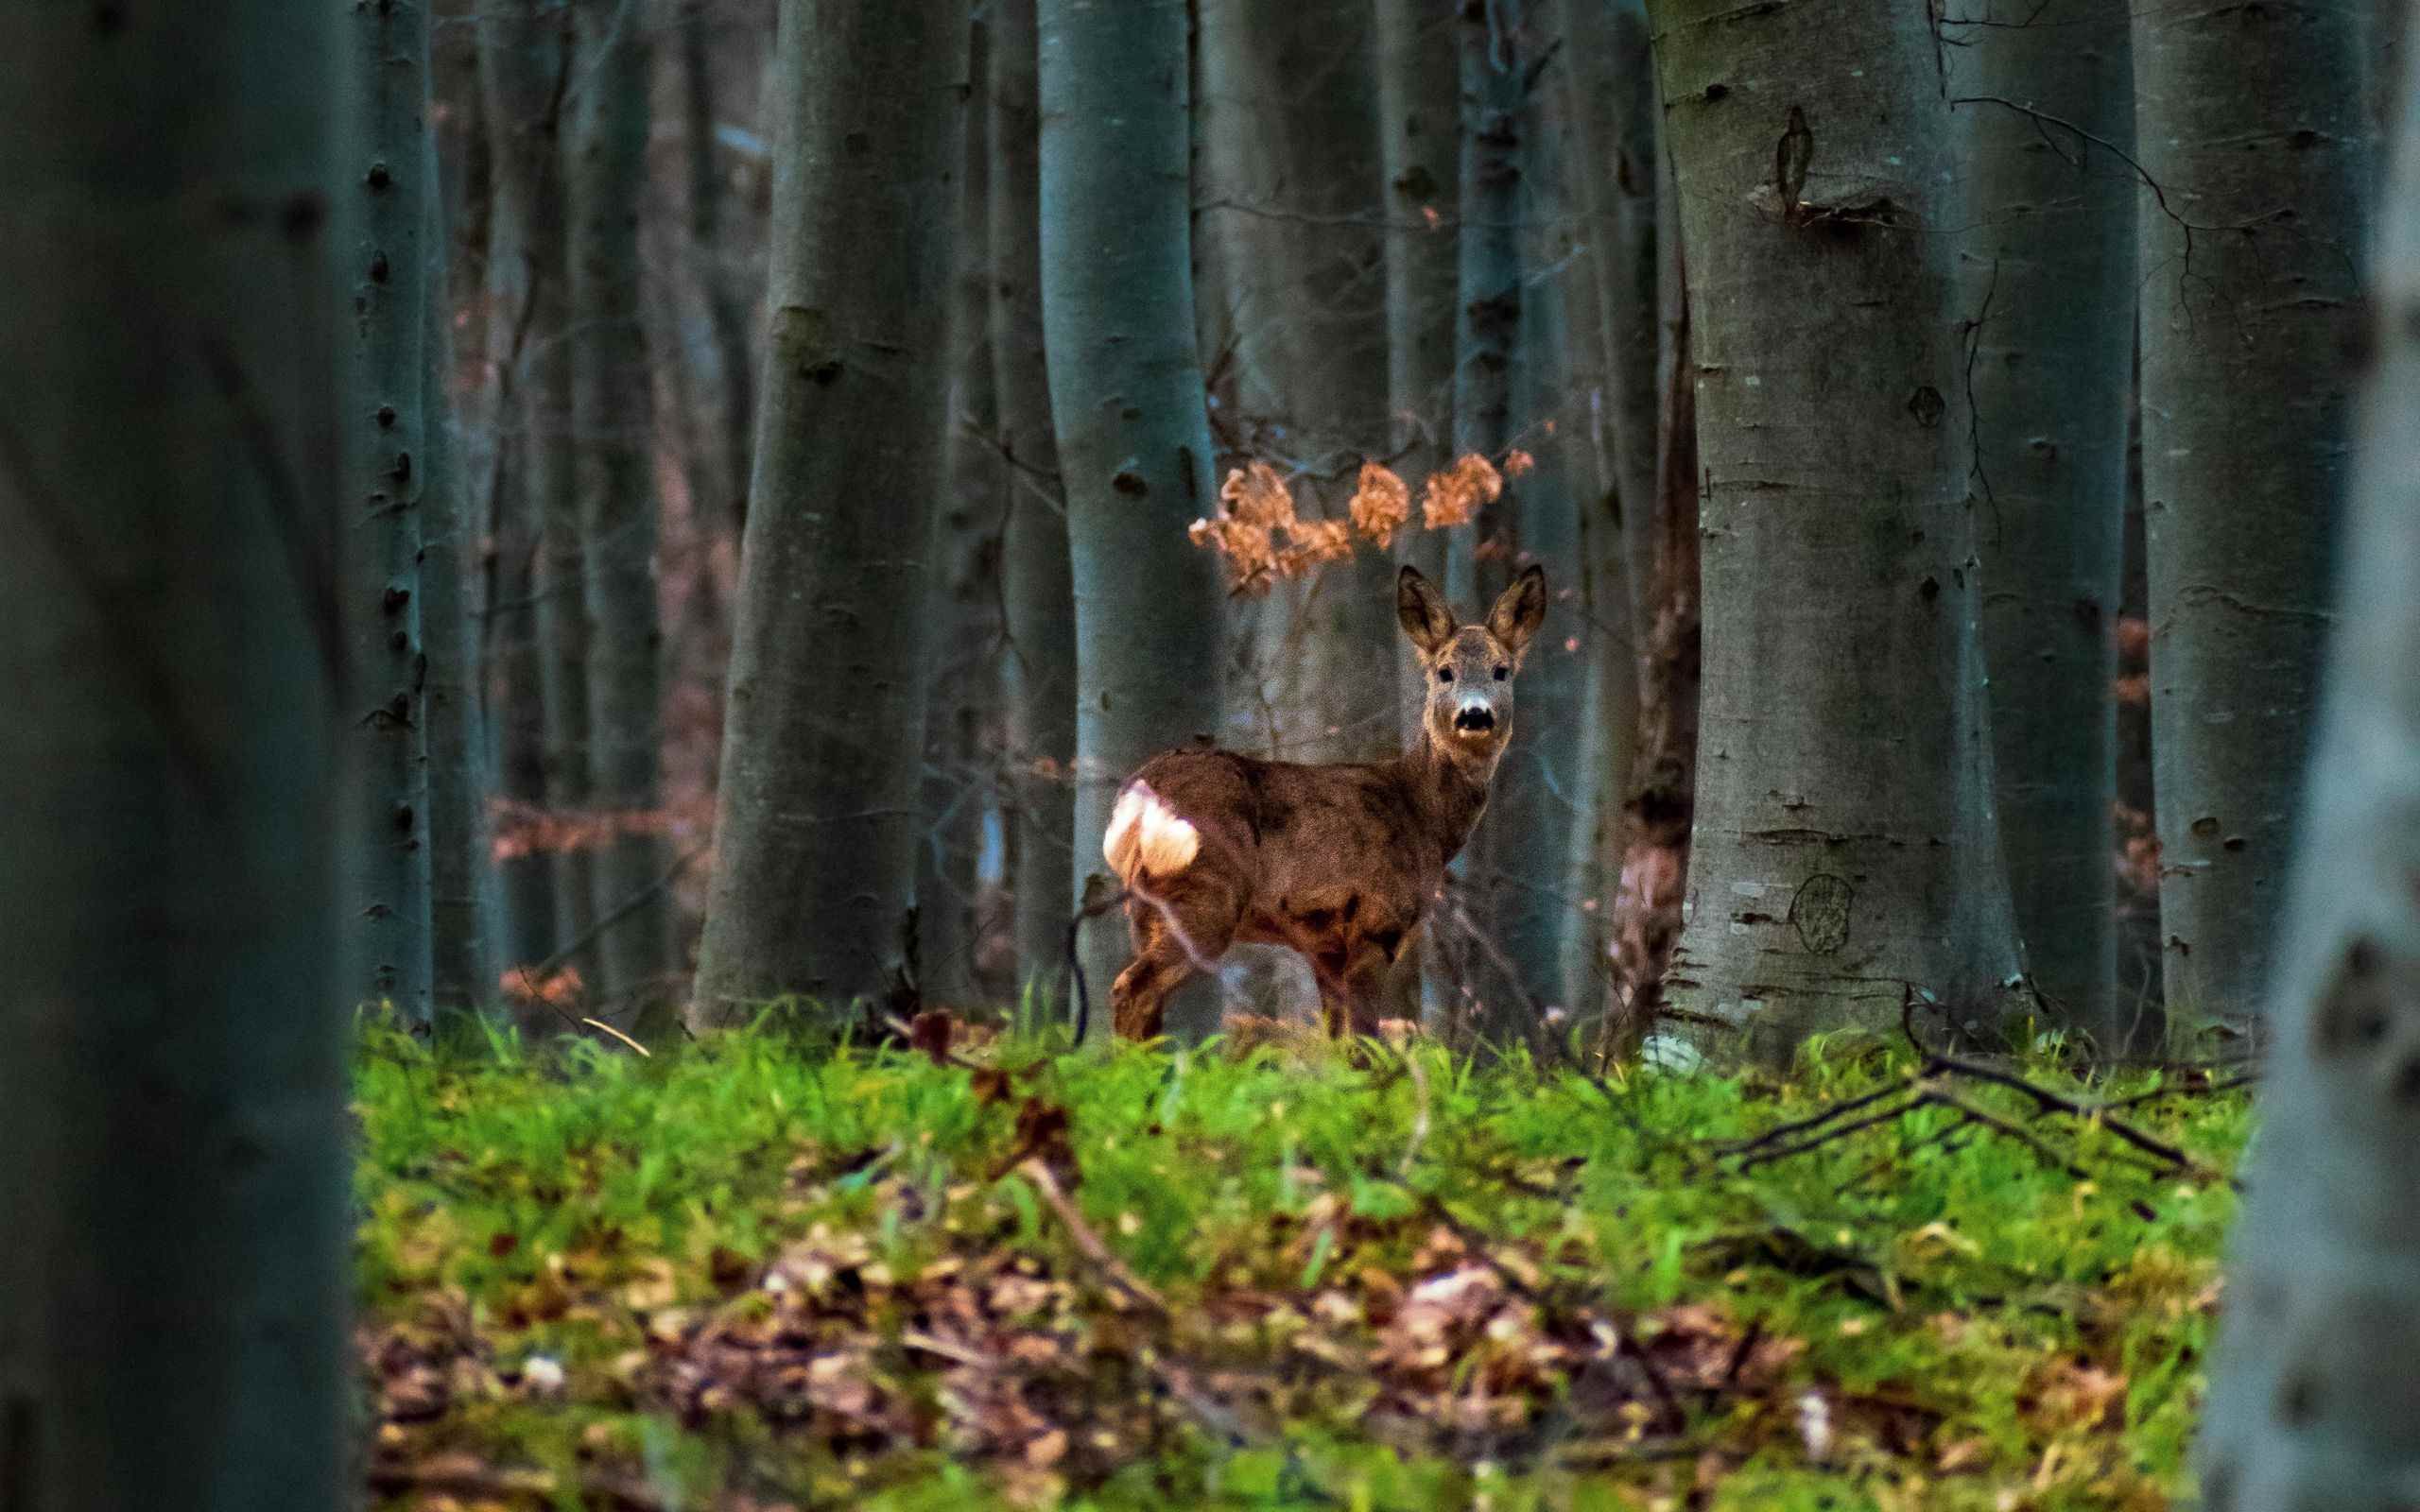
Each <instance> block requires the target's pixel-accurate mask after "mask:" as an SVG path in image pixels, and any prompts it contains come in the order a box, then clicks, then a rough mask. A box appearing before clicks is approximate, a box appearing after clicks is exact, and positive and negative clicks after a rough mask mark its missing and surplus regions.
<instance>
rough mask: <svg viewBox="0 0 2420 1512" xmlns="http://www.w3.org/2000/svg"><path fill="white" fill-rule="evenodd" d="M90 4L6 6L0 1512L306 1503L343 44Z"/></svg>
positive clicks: (338, 1332)
mask: <svg viewBox="0 0 2420 1512" xmlns="http://www.w3.org/2000/svg"><path fill="white" fill-rule="evenodd" d="M99 14H100V16H101V19H102V24H99V25H96V24H95V10H94V9H93V8H91V7H82V6H78V7H61V6H9V7H7V8H5V9H0V194H5V195H6V197H7V200H8V203H9V214H8V215H5V216H0V280H5V281H6V283H5V286H6V287H7V288H8V290H9V297H8V298H7V299H6V300H0V350H4V351H6V352H7V353H8V360H7V362H6V363H5V364H0V537H5V539H6V541H8V546H7V548H6V549H5V550H0V677H5V678H6V679H7V684H8V686H9V690H10V692H9V717H8V719H6V720H5V721H0V1044H5V1045H6V1046H7V1049H6V1052H5V1053H0V1213H5V1214H7V1222H8V1229H9V1234H8V1242H7V1244H6V1245H5V1246H0V1503H5V1504H6V1505H7V1506H8V1507H9V1512H93V1509H115V1508H135V1507H182V1508H194V1509H197V1512H239V1509H243V1512H249V1509H251V1508H256V1507H267V1506H277V1507H294V1508H297V1509H303V1512H319V1509H334V1508H336V1507H338V1506H340V1505H345V1504H348V1503H349V1500H350V1492H351V1489H352V1488H351V1487H349V1486H346V1485H345V1484H344V1475H345V1458H346V1456H345V1446H346V1443H347V1440H348V1437H349V1426H348V1422H347V1414H346V1410H345V1409H346V1405H347V1402H348V1400H349V1399H350V1393H351V1390H352V1387H353V1383H354V1370H353V1366H352V1364H351V1357H350V1353H349V1348H350V1347H349V1345H348V1344H347V1342H346V1334H345V1328H344V1314H345V1297H346V1295H347V1289H348V1282H347V1268H346V1265H345V1259H344V1257H345V1243H346V1234H347V1232H348V1219H347V1216H346V1179H347V1176H348V1171H349V1167H348V1157H347V1155H346V1153H345V1146H344V1133H343V1127H342V1118H343V1108H344V1095H345V1084H344V1054H343V1046H344V1042H345V1040H346V1038H347V1035H348V1029H347V1027H346V1016H345V1015H344V1014H343V1013H342V1012H340V1011H338V1009H339V1005H341V1004H343V1003H344V1002H345V1001H346V1000H347V999H350V998H352V997H355V996H357V995H358V993H359V990H360V986H361V984H360V982H359V981H358V980H357V979H356V978H354V976H353V975H352V974H351V973H350V972H349V971H345V970H343V969H342V968H341V967H340V964H339V961H340V957H341V956H342V955H343V954H345V953H346V947H347V944H348V943H349V942H347V941H345V940H344V939H343V938H342V936H344V935H352V934H356V933H357V931H358V927H359V926H358V925H356V924H354V923H353V922H352V920H351V915H352V912H353V910H352V908H351V906H350V904H351V902H352V898H351V896H350V893H351V889H352V888H353V887H354V885H355V884H356V883H357V881H358V877H357V874H354V873H349V872H342V871H340V870H339V866H338V858H337V843H338V841H337V837H338V836H339V835H340V833H341V831H342V829H343V827H344V822H345V816H343V815H341V814H340V811H339V798H340V794H339V787H340V784H341V782H342V779H343V775H344V770H345V765H346V761H347V757H348V755H349V754H356V755H357V754H360V752H359V750H358V746H359V742H357V741H355V740H354V739H352V738H351V737H350V736H349V735H346V734H344V733H343V731H344V730H345V729H346V726H347V723H349V722H350V721H351V720H352V719H354V718H356V717H358V713H359V710H358V708H357V707H356V704H357V703H358V701H359V697H360V696H362V695H359V694H356V695H355V696H354V697H346V696H343V695H342V694H341V692H340V690H339V688H338V686H337V683H338V681H339V680H340V676H341V668H342V665H343V662H344V659H345V653H346V648H347V641H348V627H345V626H343V625H341V624H340V623H339V620H340V614H341V610H340V607H339V598H338V586H337V561H336V549H337V547H336V537H337V530H338V526H339V524H342V523H349V521H348V520H347V519H346V517H347V516H349V514H350V509H349V508H348V509H346V510H344V511H338V510H337V509H336V508H335V507H333V501H337V500H339V499H341V500H345V501H347V503H348V505H349V504H350V503H351V501H353V500H354V498H355V496H356V494H357V493H358V491H359V490H358V487H357V480H356V479H354V477H353V476H352V475H351V474H350V472H346V471H345V470H344V468H343V465H342V463H341V461H340V455H341V453H342V451H343V449H344V447H345V444H346V438H345V437H344V436H343V435H342V434H341V432H342V431H344V430H347V429H350V428H352V427H350V426H349V425H348V422H347V418H346V417H345V415H344V414H343V410H344V409H345V407H346V406H347V405H348V404H350V402H351V398H352V396H351V394H350V393H349V392H348V389H347V387H346V383H345V372H346V366H347V363H348V361H349V359H350V357H351V355H352V343H351V340H350V338H349V336H348V335H346V334H345V329H346V326H347V325H348V322H347V320H346V318H345V314H344V309H345V302H346V300H347V298H348V297H349V296H350V294H351V292H352V285H353V283H354V281H355V280H356V279H358V278H359V276H360V273H361V268H360V263H359V259H358V256H357V248H356V245H355V244H356V241H357V240H358V231H357V228H345V229H343V230H341V231H339V230H337V226H338V224H339V221H338V220H333V219H332V216H335V217H350V216H353V215H356V214H357V212H358V208H359V201H358V198H357V192H358V189H359V187H360V175H361V172H362V168H361V163H360V151H359V144H358V142H357V140H353V138H354V136H355V134H356V133H355V132H354V131H353V130H352V129H350V128H347V129H342V130H340V131H339V132H337V133H331V131H330V130H329V129H328V128H329V123H330V122H331V121H332V120H336V121H343V120H344V119H345V115H344V108H345V100H344V97H343V92H344V91H346V90H349V89H350V88H351V85H350V83H348V82H346V81H343V80H341V77H340V75H339V73H338V67H339V59H341V60H343V61H344V63H345V64H350V62H351V61H352V60H354V59H355V58H357V57H358V56H359V50H358V49H357V48H352V47H347V46H344V43H349V42H350V41H351V40H352V39H350V38H343V39H340V38H339V34H338V31H337V27H338V26H339V25H340V24H349V19H348V18H346V17H345V16H344V14H343V12H342V11H341V10H340V9H338V8H337V7H336V6H332V5H318V6H300V7H299V6H293V5H285V4H265V3H242V4H235V5H229V6H217V7H212V8H207V9H204V8H190V7H187V8H169V9H154V8H115V9H107V10H103V11H101V12H100V13H99ZM340 48H341V50H340ZM332 136H334V137H335V138H336V140H333V141H332ZM413 162H414V163H415V164H417V162H418V159H417V158H416V157H415V159H414V160H413ZM413 313H414V314H415V316H416V315H417V312H416V311H415V312H413ZM340 721H341V723H340ZM340 910H341V912H342V914H343V916H344V921H343V922H342V923H340V922H339V911H340Z"/></svg>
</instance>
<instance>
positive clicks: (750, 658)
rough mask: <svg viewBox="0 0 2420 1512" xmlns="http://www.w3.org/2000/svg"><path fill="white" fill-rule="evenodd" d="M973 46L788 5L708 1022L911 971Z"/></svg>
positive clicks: (939, 0)
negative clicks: (931, 581)
mask: <svg viewBox="0 0 2420 1512" xmlns="http://www.w3.org/2000/svg"><path fill="white" fill-rule="evenodd" d="M965 42H966V26H965V21H964V17H963V16H962V15H961V14H960V13H959V9H958V8H957V7H955V6H953V5H951V4H949V3H948V0H912V3H902V4H900V5H897V6H892V7H890V8H887V9H884V10H883V11H882V12H881V13H880V14H879V15H877V14H875V13H873V12H872V11H869V10H867V9H865V8H862V7H858V6H848V5H837V4H825V3H821V0H785V4H784V5H783V7H782V17H781V40H780V43H779V46H780V49H781V51H780V59H779V63H778V68H779V73H780V82H779V85H778V90H777V94H776V95H775V105H774V110H773V112H772V113H773V117H774V120H775V121H776V123H777V131H778V141H779V146H778V147H777V148H776V163H777V174H778V177H777V178H776V180H775V182H774V191H773V194H774V206H773V273H772V288H771V302H772V310H773V315H772V329H771V345H770V347H769V352H768V354H767V357H766V361H765V370H764V379H763V382H762V383H761V384H760V385H759V386H758V391H759V393H760V394H761V396H762V407H761V408H760V409H759V411H758V423H757V436H756V471H755V477H754V480H753V482H752V486H751V487H750V490H749V497H750V499H751V500H752V504H751V507H750V508H749V511H748V535H747V540H746V543H745V545H744V547H743V549H742V553H741V565H740V588H739V616H738V622H737V626H736V644H735V646H734V647H733V651H732V662H731V682H730V688H729V693H728V696H727V705H726V706H727V709H728V714H727V720H728V723H727V726H726V729H725V732H724V737H723V761H722V783H721V791H720V795H719V806H718V812H717V818H716V837H717V838H716V845H717V855H716V863H715V872H714V879H713V882H712V885H711V886H710V889H709V891H708V894H707V905H706V931H705V937H704V939H703V941H702V942H701V943H700V948H699V955H698V986H697V992H696V995H695V998H694V1000H693V1002H692V1004H691V1006H690V1011H691V1014H692V1016H693V1020H694V1021H695V1022H698V1023H699V1024H700V1025H704V1024H720V1023H724V1022H731V1021H732V1019H733V1017H734V1016H735V1014H737V1013H740V1012H742V1011H745V1010H746V1009H747V1008H748V1007H750V1006H751V1005H756V1004H761V1003H764V1002H766V1001H767V1000H769V999H772V998H776V997H781V996H784V995H786V994H792V993H796V994H803V995H805V996H809V997H813V998H817V999H821V1001H822V1003H823V1005H824V1008H825V1011H826V1012H828V1013H830V1014H832V1015H834V1016H836V1017H837V1016H838V1014H840V1013H841V1012H843V1011H844V1010H845V1009H847V1008H848V1007H849V1005H851V1004H852V1003H853V1002H856V1001H857V1000H860V999H865V998H875V999H882V998H885V997H886V996H887V995H889V994H890V993H893V992H895V991H897V990H900V989H901V988H902V987H903V985H904V984H903V979H904V976H905V970H906V954H907V948H908V909H909V907H910V901H911V899H912V898H913V896H914V887H915V878H916V836H917V832H918V824H917V802H916V800H917V793H918V783H917V766H918V761H917V757H918V754H919V752H920V751H921V750H922V749H923V738H924V707H925V689H924V673H925V654H924V652H925V640H926V636H925V620H926V618H927V614H928V605H927V604H926V601H925V591H926V583H927V575H928V568H927V556H928V553H929V552H930V549H931V545H932V534H933V532H932V503H931V501H932V499H933V497H934V496H935V495H936V494H937V493H938V492H939V491H940V490H941V487H942V477H943V438H942V429H943V425H944V423H945V421H944V412H945V406H946V404H947V400H948V395H949V374H950V365H949V361H948V356H947V341H948V319H947V314H948V308H949V305H948V301H946V300H942V299H937V298H935V294H934V291H935V290H938V289H942V288H945V287H947V286H948V283H949V276H950V261H949V249H950V243H951V234H950V227H951V225H952V221H953V217H954V216H955V215H956V214H957V209H958V194H957V187H956V179H957V174H958V171H959V165H960V159H959V113H958V112H957V111H956V110H955V109H953V108H952V107H951V106H950V105H949V103H948V102H949V101H951V100H952V99H953V98H955V96H956V90H957V86H958V84H959V81H960V79H961V78H962V77H963V69H964V66H965V51H964V49H965ZM869 207H873V211H874V213H870V208H869Z"/></svg>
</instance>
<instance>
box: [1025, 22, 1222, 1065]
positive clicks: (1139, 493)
mask: <svg viewBox="0 0 2420 1512" xmlns="http://www.w3.org/2000/svg"><path fill="white" fill-rule="evenodd" d="M1038 19H1039V26H1040V37H1041V52H1040V58H1041V86H1042V88H1041V99H1042V290H1043V305H1042V308H1043V324H1044V328H1045V333H1046V336H1047V338H1048V339H1047V345H1046V351H1047V352H1048V356H1049V368H1050V408H1051V414H1052V416H1053V418H1054V420H1055V421H1056V423H1057V428H1058V437H1059V457H1060V466H1061V470H1062V472H1063V477H1064V480H1065V485H1066V493H1067V518H1068V523H1069V529H1068V539H1069V544H1070V548H1071V556H1072V568H1073V587H1074V596H1075V606H1076V686H1077V699H1076V776H1077V786H1076V815H1075V853H1076V857H1077V863H1076V864H1077V872H1078V875H1080V876H1099V875H1103V871H1102V864H1101V862H1100V861H1099V859H1098V858H1099V855H1100V849H1099V847H1100V836H1101V833H1102V831H1103V829H1104V828H1105V827H1106V824H1107V821H1108V818H1109V809H1110V805H1111V803H1112V802H1113V801H1114V800H1115V797H1116V791H1117V785H1118V783H1119V782H1122V781H1124V779H1125V777H1126V775H1127V774H1128V773H1129V772H1131V771H1132V770H1133V769H1134V768H1135V767H1136V766H1137V765H1141V763H1142V762H1143V760H1144V758H1146V757H1147V756H1149V755H1150V754H1151V753H1152V752H1153V751H1156V750H1160V749H1163V748H1166V747H1170V746H1182V745H1184V744H1186V743H1187V742H1190V741H1192V740H1194V739H1197V738H1201V737H1207V736H1210V735H1212V734H1214V733H1215V731H1216V730H1217V724H1218V715H1219V696H1218V688H1219V683H1218V653H1219V637H1218V634H1217V632H1216V630H1215V629H1214V628H1213V627H1215V626H1217V625H1218V623H1219V589H1218V584H1217V580H1216V577H1215V576H1214V574H1215V568H1214V566H1213V564H1212V562H1211V560H1210V558H1209V554H1208V553H1206V552H1204V551H1202V550H1201V549H1199V548H1198V547H1196V546H1195V545H1194V544H1193V542H1192V541H1189V540H1187V539H1186V535H1185V528H1186V526H1187V525H1188V524H1190V523H1191V522H1193V521H1195V520H1198V519H1201V518H1202V517H1204V516H1205V515H1207V514H1208V513H1209V512H1210V509H1211V507H1212V504H1213V500H1214V498H1215V495H1214V493H1213V491H1212V488H1211V480H1210V427H1209V416H1208V413H1207V411H1206V409H1205V408H1204V404H1203V399H1202V385H1201V363H1200V360H1199V356H1198V353H1197V352H1196V349H1195V346H1194V318H1193V316H1194V312H1193V280H1192V266H1191V255H1190V248H1191V227H1190V222H1191V205H1190V196H1189V193H1188V183H1189V175H1188V172H1187V158H1188V129H1187V111H1186V94H1187V93H1188V87H1189V80H1188V77H1187V73H1186V67H1185V0H1124V3H1121V4H1119V5H1117V6H1115V7H1109V6H1102V5H1098V4H1096V3H1092V0H1042V4H1041V6H1040V8H1039V11H1038ZM1075 901H1076V902H1080V897H1079V898H1078V899H1077V900H1075ZM1126 954H1127V950H1126V939H1125V931H1124V929H1123V928H1122V927H1120V923H1119V920H1118V919H1116V918H1115V916H1114V915H1113V916H1111V917H1110V919H1108V920H1107V921H1106V922H1105V923H1102V922H1096V924H1095V925H1094V926H1093V927H1092V928H1091V929H1090V930H1088V931H1087V932H1086V934H1085V951H1084V957H1083V959H1084V969H1085V971H1086V975H1087V977H1088V979H1089V983H1090V987H1091V989H1092V993H1093V996H1094V997H1095V999H1096V1004H1095V1005H1096V1006H1101V1005H1105V1003H1106V999H1107V996H1108V991H1109V983H1110V980H1111V978H1112V976H1114V975H1115V972H1116V971H1117V970H1118V969H1119V968H1121V967H1123V966H1124V964H1125V957H1126ZM1107 1017H1108V1016H1107V1013H1106V1012H1105V1011H1102V1012H1097V1013H1095V1014H1094V1015H1093V1026H1095V1027H1097V1028H1098V1029H1099V1030H1101V1031H1102V1032H1104V1033H1105V1032H1106V1031H1107V1027H1108V1025H1107Z"/></svg>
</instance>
